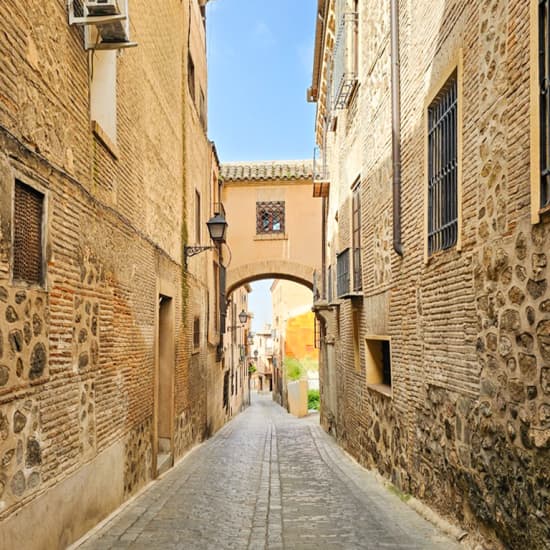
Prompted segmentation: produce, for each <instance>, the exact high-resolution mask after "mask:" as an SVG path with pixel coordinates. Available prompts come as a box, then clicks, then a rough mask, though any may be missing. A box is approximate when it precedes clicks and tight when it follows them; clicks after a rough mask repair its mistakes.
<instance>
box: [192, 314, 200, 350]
mask: <svg viewBox="0 0 550 550" xmlns="http://www.w3.org/2000/svg"><path fill="white" fill-rule="evenodd" d="M200 344H201V320H200V317H195V318H194V319H193V348H194V349H197V348H198V347H199V346H200Z"/></svg>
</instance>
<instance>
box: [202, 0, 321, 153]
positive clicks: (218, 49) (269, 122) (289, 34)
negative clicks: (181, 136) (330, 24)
mask: <svg viewBox="0 0 550 550" xmlns="http://www.w3.org/2000/svg"><path fill="white" fill-rule="evenodd" d="M316 4H317V0H276V1H268V0H212V1H211V2H209V4H208V11H207V51H208V70H209V75H208V80H209V81H208V126H209V129H208V133H209V136H210V139H212V140H214V141H215V142H216V147H217V150H218V153H219V156H220V160H221V161H222V162H227V161H234V160H271V159H279V160H287V159H302V158H311V157H312V155H313V146H314V116H315V106H314V105H313V104H309V103H307V102H306V89H307V88H308V87H309V86H310V85H311V73H312V65H313V42H314V33H315V8H316Z"/></svg>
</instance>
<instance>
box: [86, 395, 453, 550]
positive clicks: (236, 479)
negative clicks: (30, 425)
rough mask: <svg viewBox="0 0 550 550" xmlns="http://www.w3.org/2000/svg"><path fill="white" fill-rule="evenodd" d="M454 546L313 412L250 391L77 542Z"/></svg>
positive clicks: (152, 548)
mask: <svg viewBox="0 0 550 550" xmlns="http://www.w3.org/2000/svg"><path fill="white" fill-rule="evenodd" d="M122 548H131V549H133V550H137V549H144V550H157V549H158V550H171V549H213V550H214V549H226V548H227V549H230V548H237V549H264V548H269V549H272V550H278V549H283V548H285V549H292V550H294V549H324V548H327V549H333V548H334V549H336V548H341V549H355V548H368V549H394V548H398V549H399V548H406V549H419V550H428V549H441V550H443V549H445V550H452V549H455V548H459V546H458V545H457V544H456V543H454V542H453V541H451V540H450V539H448V538H447V537H446V536H445V535H443V534H442V533H441V532H439V531H438V530H437V529H436V528H435V527H433V526H432V525H431V524H430V523H428V522H426V521H425V520H424V519H422V518H421V517H420V516H418V515H417V514H416V513H415V512H414V511H413V510H412V509H411V508H409V507H408V506H407V505H406V504H404V503H403V502H401V500H399V498H398V497H397V496H395V495H393V494H392V493H390V492H389V491H388V490H387V489H386V488H384V487H383V486H382V485H381V484H380V483H379V482H378V481H377V480H376V479H375V477H374V475H373V474H372V473H369V472H368V471H366V470H364V469H362V468H361V467H360V466H358V465H357V464H355V463H354V462H353V461H352V460H351V459H350V458H349V457H348V456H347V455H346V454H344V453H343V452H342V451H341V450H340V449H339V448H338V446H337V445H336V444H335V443H334V442H333V440H332V438H330V437H329V436H328V435H326V434H325V433H324V432H323V431H322V429H321V428H320V427H319V426H318V425H316V424H315V423H314V422H313V421H312V420H311V419H296V418H294V417H292V416H290V415H288V414H287V413H286V411H284V410H283V409H282V408H281V407H279V406H278V405H277V404H275V403H273V402H272V401H271V398H270V397H263V396H261V397H257V398H256V399H255V400H254V401H253V405H252V407H250V408H249V409H247V410H246V411H245V412H243V413H241V414H240V415H239V416H238V417H237V418H235V419H234V420H233V421H232V422H231V423H229V424H228V425H226V426H225V427H224V428H223V429H222V430H220V432H218V433H217V434H216V435H215V436H214V437H213V438H212V439H210V440H209V441H207V442H206V443H204V444H203V445H202V446H200V447H199V448H198V449H196V450H195V451H193V452H192V453H190V454H189V455H188V456H187V457H186V458H185V459H184V460H183V461H181V462H180V463H179V464H178V465H177V466H176V467H175V468H173V469H172V470H170V472H168V473H167V474H166V475H165V476H164V477H162V478H161V479H160V480H159V481H158V482H157V483H155V484H154V485H153V486H152V487H151V488H150V489H149V490H147V491H146V492H144V493H143V494H142V495H141V496H140V497H138V498H137V499H136V500H134V501H133V502H132V503H131V504H130V505H128V506H127V507H126V508H125V509H124V510H123V511H122V512H121V513H119V514H118V515H116V516H115V517H114V518H113V519H111V520H110V521H109V522H108V523H107V524H106V525H104V526H103V527H102V528H101V529H100V530H99V531H97V532H96V533H95V534H94V535H93V537H91V538H89V539H88V540H87V541H85V542H84V543H83V544H82V545H81V546H80V547H79V550H92V549H93V550H103V549H105V550H106V549H122Z"/></svg>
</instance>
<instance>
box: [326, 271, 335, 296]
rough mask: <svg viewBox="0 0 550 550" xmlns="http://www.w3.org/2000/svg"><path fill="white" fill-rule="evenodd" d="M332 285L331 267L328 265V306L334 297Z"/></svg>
mask: <svg viewBox="0 0 550 550" xmlns="http://www.w3.org/2000/svg"><path fill="white" fill-rule="evenodd" d="M332 284H333V283H332V266H331V265H329V266H328V269H327V298H328V302H329V304H330V303H331V302H332V300H333V297H334V292H333V287H332Z"/></svg>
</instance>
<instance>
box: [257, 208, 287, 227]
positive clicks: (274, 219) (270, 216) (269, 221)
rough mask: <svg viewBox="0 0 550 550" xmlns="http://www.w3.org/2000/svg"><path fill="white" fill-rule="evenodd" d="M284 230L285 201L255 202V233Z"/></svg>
mask: <svg viewBox="0 0 550 550" xmlns="http://www.w3.org/2000/svg"><path fill="white" fill-rule="evenodd" d="M284 232H285V202H284V201H269V202H257V203H256V233H257V234H265V233H284Z"/></svg>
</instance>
